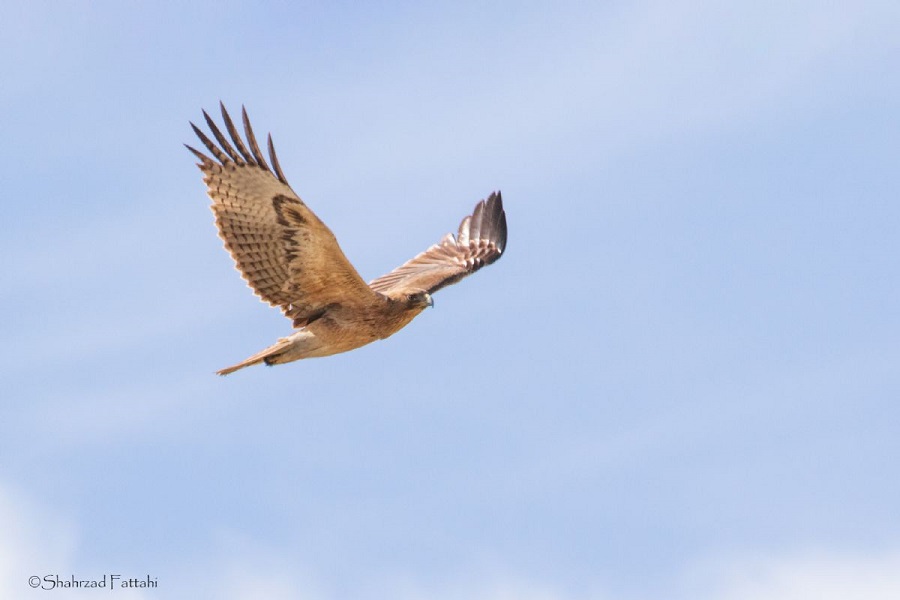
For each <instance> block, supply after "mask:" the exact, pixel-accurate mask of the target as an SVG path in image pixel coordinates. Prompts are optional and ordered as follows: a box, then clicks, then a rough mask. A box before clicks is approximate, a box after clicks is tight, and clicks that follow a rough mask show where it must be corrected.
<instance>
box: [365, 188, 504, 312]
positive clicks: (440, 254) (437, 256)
mask: <svg viewBox="0 0 900 600" xmlns="http://www.w3.org/2000/svg"><path fill="white" fill-rule="evenodd" d="M505 248H506V212H504V210H503V199H502V198H501V197H500V192H494V193H492V194H491V195H490V197H489V198H488V199H487V200H482V201H481V202H479V203H478V204H477V205H476V206H475V210H474V211H473V212H472V214H471V215H470V216H468V217H466V218H465V219H463V220H462V223H460V224H459V233H458V234H457V236H456V237H455V238H454V237H453V234H450V233H448V234H447V235H445V236H444V238H443V239H442V240H441V241H440V242H438V243H437V244H435V245H433V246H431V247H430V248H428V250H426V251H425V252H422V253H421V254H419V255H418V256H416V257H415V258H413V259H410V260H408V261H407V262H405V263H403V264H402V265H400V266H399V267H397V268H396V269H394V270H393V271H391V272H390V273H388V274H386V275H382V276H381V277H379V278H378V279H375V280H373V281H370V282H369V287H371V288H372V289H373V290H375V291H376V292H380V293H382V294H385V295H386V296H400V295H402V294H406V293H410V292H416V291H426V292H428V293H429V294H432V293H434V292H436V291H437V290H439V289H441V288H442V287H444V286H447V285H450V284H452V283H456V282H457V281H459V280H460V279H462V278H463V277H465V276H466V275H470V274H472V273H474V272H475V271H477V270H478V269H480V268H481V267H483V266H485V265H489V264H491V263H492V262H494V261H495V260H497V259H499V258H500V256H501V255H502V254H503V250H504V249H505Z"/></svg>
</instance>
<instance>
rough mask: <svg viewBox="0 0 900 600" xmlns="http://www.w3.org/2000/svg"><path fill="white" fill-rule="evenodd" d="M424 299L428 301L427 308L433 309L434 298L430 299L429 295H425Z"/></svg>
mask: <svg viewBox="0 0 900 600" xmlns="http://www.w3.org/2000/svg"><path fill="white" fill-rule="evenodd" d="M425 298H427V299H428V302H427V304H428V307H429V308H434V298H432V297H431V294H425Z"/></svg>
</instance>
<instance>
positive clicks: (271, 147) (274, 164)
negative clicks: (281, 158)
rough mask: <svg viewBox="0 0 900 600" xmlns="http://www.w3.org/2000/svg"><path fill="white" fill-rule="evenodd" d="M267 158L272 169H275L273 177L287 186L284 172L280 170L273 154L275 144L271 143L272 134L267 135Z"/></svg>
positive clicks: (276, 157) (276, 156)
mask: <svg viewBox="0 0 900 600" xmlns="http://www.w3.org/2000/svg"><path fill="white" fill-rule="evenodd" d="M269 158H271V159H272V168H273V169H275V175H276V176H277V177H278V180H279V181H280V182H281V183H283V184H285V185H288V182H287V179H286V178H285V176H284V172H282V170H281V165H280V164H279V163H278V155H277V154H275V144H273V143H272V134H271V133H270V134H269Z"/></svg>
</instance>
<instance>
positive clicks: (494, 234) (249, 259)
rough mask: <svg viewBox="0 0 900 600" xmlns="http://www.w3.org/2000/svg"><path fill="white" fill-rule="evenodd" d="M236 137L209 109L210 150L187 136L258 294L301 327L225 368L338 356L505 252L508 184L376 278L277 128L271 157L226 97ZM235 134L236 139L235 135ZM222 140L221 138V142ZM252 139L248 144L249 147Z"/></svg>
mask: <svg viewBox="0 0 900 600" xmlns="http://www.w3.org/2000/svg"><path fill="white" fill-rule="evenodd" d="M220 107H221V109H222V120H223V122H224V123H225V128H226V131H227V132H228V137H226V136H225V135H224V134H223V133H222V132H221V131H220V130H219V128H218V127H217V126H216V124H215V122H214V121H213V120H212V119H211V118H210V116H209V115H208V114H207V113H206V111H204V112H203V116H204V118H205V119H206V123H207V125H208V126H209V129H210V131H211V132H212V135H213V137H214V138H215V140H216V141H215V142H214V141H212V140H211V139H210V138H209V137H207V135H206V134H204V133H203V132H202V131H201V130H200V129H199V128H198V127H197V126H196V125H194V124H193V123H191V127H192V128H193V129H194V133H196V134H197V137H199V138H200V141H201V142H203V145H204V146H206V149H207V150H209V153H210V155H211V156H207V155H206V154H204V153H202V152H199V151H198V150H195V149H194V148H191V147H190V146H188V147H187V148H188V150H190V151H191V152H193V153H194V155H196V156H197V158H199V159H200V163H198V165H197V166H199V167H200V170H201V171H202V172H203V181H204V183H206V186H207V192H208V193H209V197H210V198H211V199H212V211H213V213H214V214H215V217H216V225H217V226H218V228H219V237H221V238H222V239H223V240H224V241H225V248H226V249H227V250H228V252H229V253H231V256H232V258H233V259H234V262H235V265H236V266H237V268H238V270H239V271H240V272H241V276H242V277H243V278H244V279H245V280H246V281H247V283H248V284H249V285H250V287H251V288H252V289H253V290H254V292H255V293H256V295H258V296H259V297H260V298H261V299H263V300H264V301H266V302H268V303H269V304H270V305H272V306H278V307H280V308H281V310H282V312H284V314H285V316H287V317H288V318H289V319H291V322H292V324H293V326H294V328H296V329H297V331H296V332H294V333H293V334H291V335H289V336H287V337H284V338H281V339H279V340H278V342H276V343H275V344H274V345H272V346H270V347H268V348H266V349H265V350H263V351H262V352H259V353H258V354H254V355H253V356H251V357H250V358H248V359H246V360H244V361H242V362H240V363H238V364H236V365H234V366H231V367H228V368H226V369H222V370H221V371H219V374H220V375H227V374H228V373H232V372H234V371H237V370H238V369H242V368H244V367H248V366H250V365H255V364H259V363H265V364H267V365H275V364H281V363H286V362H291V361H294V360H299V359H301V358H312V357H317V356H329V355H332V354H337V353H339V352H346V351H348V350H353V349H354V348H359V347H360V346H364V345H366V344H368V343H370V342H374V341H375V340H380V339H384V338H386V337H389V336H390V335H392V334H394V333H396V332H397V331H399V330H400V329H402V328H403V327H405V326H406V325H407V324H408V323H409V322H410V321H412V320H413V319H414V318H415V317H416V315H418V314H419V313H420V312H422V311H423V310H424V309H425V307H427V306H432V300H431V294H433V293H434V292H436V291H437V290H439V289H441V288H442V287H444V286H447V285H450V284H453V283H456V282H457V281H459V280H460V279H462V278H463V277H465V276H467V275H470V274H472V273H474V272H475V271H477V270H478V269H480V268H481V267H483V266H485V265H489V264H491V263H492V262H494V261H496V260H497V259H499V258H500V256H501V255H502V254H503V251H504V249H505V248H506V213H505V212H504V211H503V200H502V198H501V197H500V192H494V193H492V194H491V195H490V197H488V199H487V200H482V201H481V202H479V203H478V204H477V205H476V206H475V210H474V211H473V212H472V214H471V215H469V216H467V217H466V218H464V219H463V220H462V223H460V225H459V231H458V234H457V235H456V237H454V236H453V235H452V234H449V233H448V234H447V235H446V236H444V238H443V239H441V241H440V242H438V243H437V244H435V245H433V246H431V247H430V248H428V249H427V250H425V251H424V252H422V253H421V254H419V255H418V256H416V257H414V258H412V259H410V260H409V261H407V262H406V263H404V264H402V265H400V266H399V267H397V268H396V269H394V270H393V271H391V272H390V273H387V274H386V275H382V276H381V277H379V278H378V279H375V280H373V281H371V282H369V283H368V284H367V283H366V282H365V281H364V280H363V279H362V277H360V275H359V273H357V272H356V269H354V268H353V265H351V264H350V261H348V260H347V257H346V256H344V253H343V251H342V250H341V247H340V246H339V245H338V243H337V240H336V239H335V237H334V234H333V233H331V230H330V229H328V227H327V226H326V225H325V223H323V222H322V221H320V220H319V218H318V217H317V216H316V215H315V213H313V212H312V211H311V210H310V209H309V208H308V207H307V206H306V204H304V203H303V201H302V200H301V199H300V197H299V196H298V195H297V194H296V193H294V191H293V190H292V189H291V187H290V186H289V185H288V182H287V179H286V178H285V176H284V173H283V172H282V170H281V166H280V165H279V164H278V157H277V156H276V155H275V147H274V146H273V145H272V136H269V139H268V150H269V159H270V161H271V163H272V166H271V167H269V164H268V163H267V162H266V159H265V157H264V156H263V154H262V152H261V151H260V149H259V145H258V144H257V142H256V136H254V134H253V129H252V128H251V127H250V120H249V119H248V118H247V111H246V110H243V111H242V116H243V125H244V134H245V136H246V144H247V145H245V143H244V140H242V139H241V135H240V134H239V133H238V130H237V128H236V127H235V126H234V123H233V122H232V120H231V117H230V116H229V115H228V112H227V111H226V110H225V106H224V105H221V103H220ZM229 137H230V141H229ZM216 142H218V143H216ZM248 145H249V148H248Z"/></svg>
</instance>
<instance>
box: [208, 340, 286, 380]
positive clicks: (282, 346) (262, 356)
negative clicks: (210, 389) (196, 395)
mask: <svg viewBox="0 0 900 600" xmlns="http://www.w3.org/2000/svg"><path fill="white" fill-rule="evenodd" d="M293 344H294V340H292V339H291V338H290V337H284V338H281V339H280V340H278V341H277V342H276V343H274V344H273V345H271V346H269V347H268V348H266V349H265V350H263V351H262V352H257V353H256V354H254V355H253V356H251V357H250V358H248V359H245V360H242V361H241V362H239V363H237V364H236V365H231V366H230V367H226V368H224V369H222V370H221V371H216V374H217V375H228V374H229V373H234V372H235V371H238V370H240V369H243V368H244V367H250V366H253V365H258V364H259V363H262V362H264V363H266V364H267V365H270V364H274V363H275V361H276V359H277V358H278V356H279V355H281V354H283V353H284V352H286V351H287V350H288V349H289V348H290V347H291V346H292V345H293Z"/></svg>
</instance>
